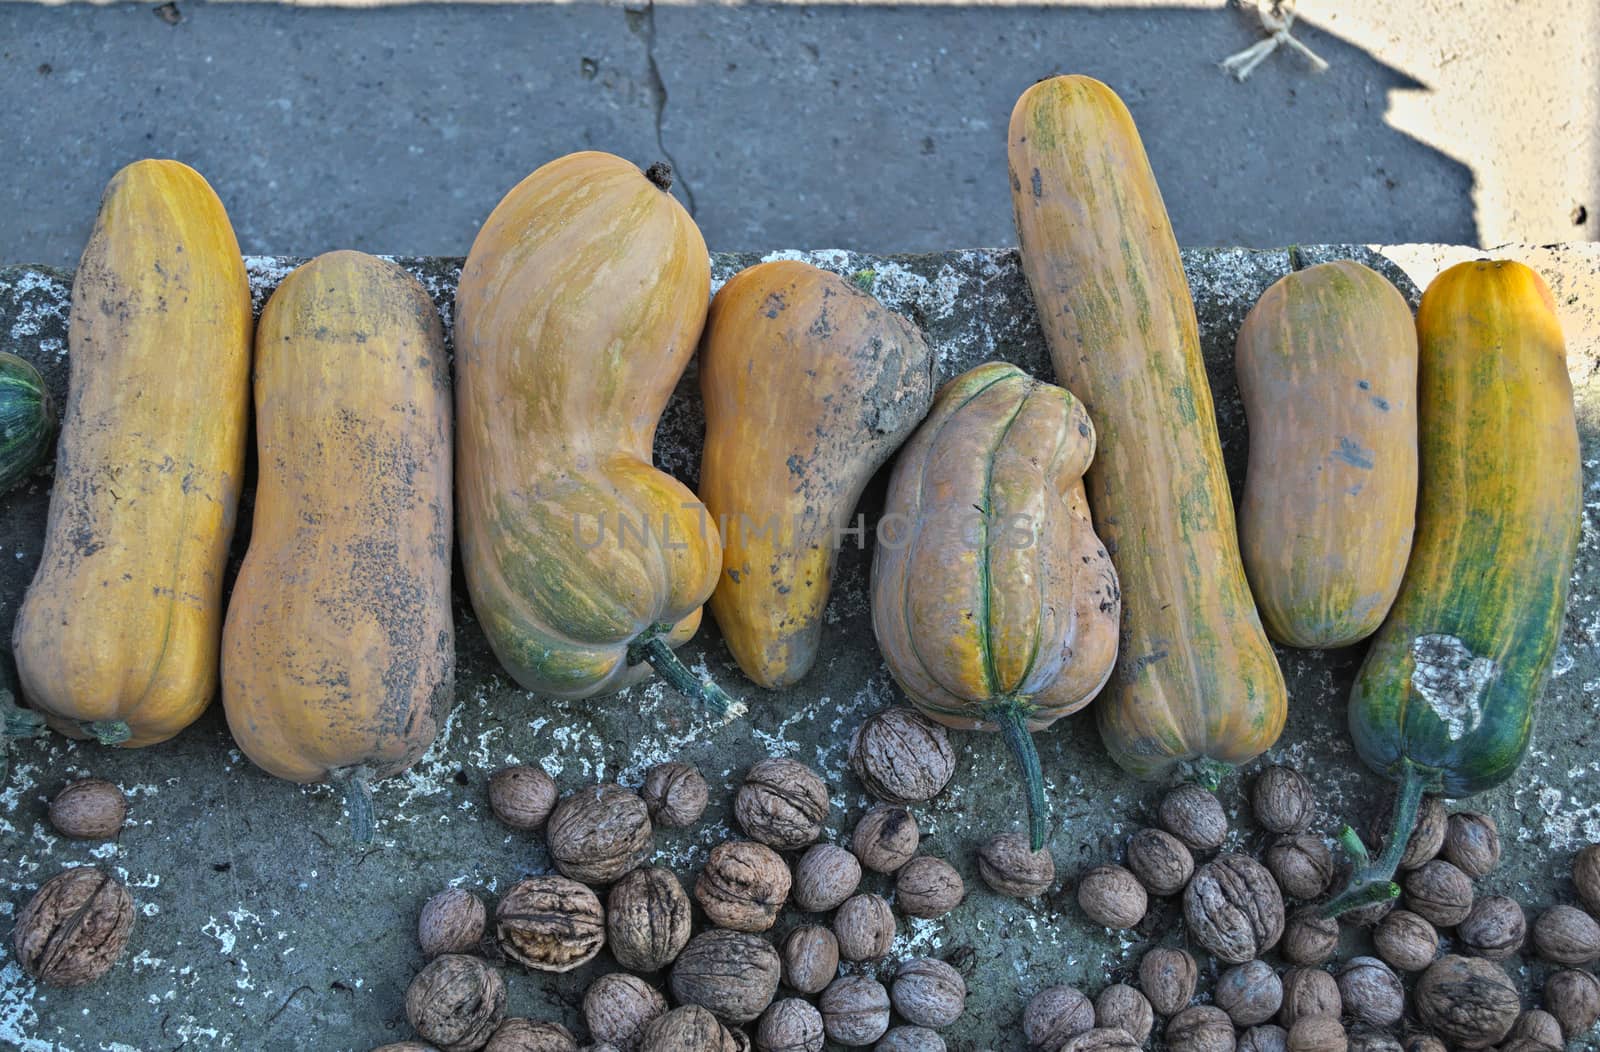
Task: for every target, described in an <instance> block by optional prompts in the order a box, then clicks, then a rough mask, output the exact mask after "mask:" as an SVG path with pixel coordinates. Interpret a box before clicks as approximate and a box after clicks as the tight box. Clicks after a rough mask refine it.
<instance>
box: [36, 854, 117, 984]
mask: <svg viewBox="0 0 1600 1052" xmlns="http://www.w3.org/2000/svg"><path fill="white" fill-rule="evenodd" d="M132 932H133V896H131V895H129V894H128V889H127V888H125V887H123V886H122V884H121V883H120V882H119V881H118V880H117V879H116V878H115V877H113V876H112V875H111V874H109V873H106V872H105V871H103V870H101V869H99V868H98V867H95V866H79V867H77V868H75V869H68V870H63V871H62V872H60V873H57V874H56V875H55V876H53V877H51V878H50V879H49V880H47V881H45V882H44V883H43V884H41V885H40V886H39V890H38V891H36V892H34V893H33V897H32V898H31V899H29V900H28V903H27V905H25V906H23V907H22V910H21V912H19V913H18V914H17V922H16V925H15V926H14V927H13V928H12V931H11V946H12V949H13V950H14V951H15V953H16V956H17V963H18V964H20V965H22V969H23V971H25V972H27V973H28V974H29V975H31V976H33V977H34V978H35V979H37V980H39V981H40V982H41V983H44V984H46V985H47V986H62V987H74V986H86V985H88V984H89V983H92V982H94V981H95V980H96V979H98V978H100V977H101V976H102V975H104V974H106V972H108V971H110V970H111V966H112V965H113V964H115V963H117V958H118V957H121V956H122V951H123V950H124V949H126V948H127V945H128V936H129V935H130V934H131V933H132Z"/></svg>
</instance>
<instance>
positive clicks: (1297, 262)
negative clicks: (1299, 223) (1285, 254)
mask: <svg viewBox="0 0 1600 1052" xmlns="http://www.w3.org/2000/svg"><path fill="white" fill-rule="evenodd" d="M1305 266H1306V261H1305V257H1304V256H1302V255H1301V254H1300V246H1299V245H1290V246H1289V269H1290V270H1304V269H1305Z"/></svg>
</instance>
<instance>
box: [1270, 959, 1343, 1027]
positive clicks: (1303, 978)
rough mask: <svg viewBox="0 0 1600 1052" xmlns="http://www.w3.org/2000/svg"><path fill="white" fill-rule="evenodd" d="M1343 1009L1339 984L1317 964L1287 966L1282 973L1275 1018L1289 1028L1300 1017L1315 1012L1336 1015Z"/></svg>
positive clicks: (1316, 1013)
mask: <svg viewBox="0 0 1600 1052" xmlns="http://www.w3.org/2000/svg"><path fill="white" fill-rule="evenodd" d="M1343 1011H1344V1000H1343V999H1342V998H1341V997H1340V996H1339V984H1338V983H1336V982H1334V979H1333V976H1331V975H1329V974H1328V973H1327V972H1325V971H1323V970H1322V969H1320V968H1290V969H1289V970H1288V971H1287V972H1284V973H1283V1005H1282V1007H1280V1008H1279V1009H1278V1022H1279V1023H1281V1024H1283V1026H1285V1027H1286V1028H1288V1029H1290V1030H1293V1029H1294V1025H1295V1024H1296V1023H1298V1022H1299V1021H1300V1020H1302V1019H1305V1018H1308V1017H1310V1016H1316V1015H1326V1016H1332V1017H1333V1018H1335V1019H1337V1018H1339V1016H1340V1015H1341V1014H1342V1013H1343Z"/></svg>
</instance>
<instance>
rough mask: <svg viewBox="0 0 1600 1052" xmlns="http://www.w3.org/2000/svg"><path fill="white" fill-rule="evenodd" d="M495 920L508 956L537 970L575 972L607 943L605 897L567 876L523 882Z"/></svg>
mask: <svg viewBox="0 0 1600 1052" xmlns="http://www.w3.org/2000/svg"><path fill="white" fill-rule="evenodd" d="M494 919H495V933H496V934H497V935H498V936H499V939H500V948H501V949H502V950H504V951H505V954H506V956H507V957H510V958H511V959H512V960H514V961H516V962H517V963H518V964H521V965H524V966H525V967H528V968H532V969H534V970H535V971H541V972H570V971H571V970H572V969H574V968H577V967H578V966H580V965H582V964H586V963H588V962H589V961H591V960H593V959H594V957H595V955H596V954H598V953H599V952H600V948H601V947H602V946H604V945H605V942H606V921H605V909H604V908H603V907H602V906H601V905H600V900H599V899H598V898H597V897H596V896H595V893H594V892H592V891H590V890H589V889H588V888H586V887H584V886H583V885H582V884H579V883H578V882H577V881H575V880H569V879H568V878H566V877H557V876H553V875H552V876H539V877H526V878H524V879H522V880H519V881H517V883H515V884H513V885H512V886H511V887H510V889H509V890H507V891H506V893H505V895H504V896H503V897H502V898H501V899H500V904H499V905H498V906H497V907H496V908H495V911H494Z"/></svg>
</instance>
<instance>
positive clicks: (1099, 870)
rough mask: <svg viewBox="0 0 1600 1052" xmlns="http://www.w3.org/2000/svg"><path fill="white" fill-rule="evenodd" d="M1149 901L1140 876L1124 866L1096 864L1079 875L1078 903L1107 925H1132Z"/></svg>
mask: <svg viewBox="0 0 1600 1052" xmlns="http://www.w3.org/2000/svg"><path fill="white" fill-rule="evenodd" d="M1149 904H1150V900H1149V897H1148V896H1146V894H1145V890H1144V885H1143V884H1140V883H1139V878H1138V877H1135V876H1134V875H1133V874H1132V873H1130V872H1128V871H1127V870H1125V869H1123V868H1122V867H1121V866H1095V867H1094V868H1093V869H1091V870H1089V871H1088V872H1087V873H1085V874H1084V875H1083V876H1081V877H1079V878H1078V907H1079V908H1080V909H1082V910H1083V912H1084V914H1085V915H1086V916H1087V917H1088V918H1089V919H1090V920H1092V921H1094V922H1095V923H1096V924H1098V925H1100V926H1101V927H1104V928H1117V929H1123V928H1131V927H1133V926H1134V925H1135V924H1138V923H1139V921H1140V920H1142V919H1143V918H1144V911H1145V908H1146V907H1147V906H1148V905H1149Z"/></svg>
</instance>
